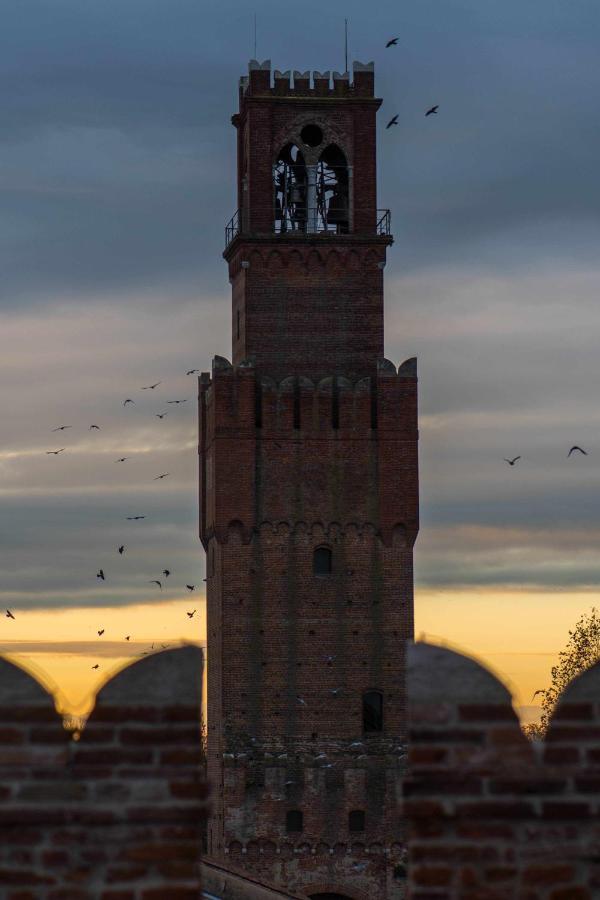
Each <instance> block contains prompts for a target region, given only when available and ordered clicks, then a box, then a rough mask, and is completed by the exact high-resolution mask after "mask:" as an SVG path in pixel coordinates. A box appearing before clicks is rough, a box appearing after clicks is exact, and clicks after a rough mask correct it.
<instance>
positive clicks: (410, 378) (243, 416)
mask: <svg viewBox="0 0 600 900" xmlns="http://www.w3.org/2000/svg"><path fill="white" fill-rule="evenodd" d="M200 391H201V398H202V401H201V402H202V404H203V407H204V410H205V416H206V429H207V431H206V434H207V437H208V439H209V440H210V439H211V438H212V437H213V436H214V435H215V434H216V433H217V432H219V431H221V432H223V431H226V430H227V429H228V428H231V427H234V426H235V427H236V428H238V429H239V428H242V429H244V431H246V432H247V431H254V430H259V431H260V433H261V437H262V438H263V439H264V438H266V437H269V436H278V437H283V436H285V435H287V436H294V437H295V438H298V437H300V435H301V434H304V435H308V434H310V433H311V432H319V433H322V432H323V431H334V432H337V433H338V436H339V437H343V436H346V435H350V434H352V435H354V436H356V432H357V431H358V432H361V433H362V435H363V436H364V435H365V434H366V433H367V432H371V431H375V430H377V431H379V432H390V433H395V434H396V435H403V436H404V437H405V438H406V439H416V437H417V435H416V414H417V409H416V391H417V360H416V357H412V358H410V359H407V360H405V361H404V362H403V363H401V364H400V365H399V366H398V367H397V368H396V366H395V365H394V363H392V362H391V361H390V360H388V359H384V358H382V359H380V360H379V362H378V364H377V375H376V377H374V378H371V377H366V378H358V379H356V380H351V379H349V378H346V377H345V376H344V375H330V376H327V377H325V378H321V379H320V380H319V381H318V382H316V383H315V382H314V381H312V380H311V379H310V378H306V377H304V376H294V375H289V376H287V377H285V378H282V379H280V380H278V381H275V380H274V379H273V378H269V377H267V376H261V375H260V374H259V373H257V371H256V369H255V367H254V365H253V362H252V361H251V360H244V361H243V362H241V363H240V364H239V365H237V366H234V365H232V364H231V363H230V362H229V360H228V359H225V357H222V356H216V357H215V358H214V360H213V372H212V377H210V376H209V375H208V374H205V375H204V376H203V379H202V380H201V384H200Z"/></svg>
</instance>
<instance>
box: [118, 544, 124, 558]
mask: <svg viewBox="0 0 600 900" xmlns="http://www.w3.org/2000/svg"><path fill="white" fill-rule="evenodd" d="M124 552H125V544H121V546H120V547H119V553H120V554H121V556H123V553H124Z"/></svg>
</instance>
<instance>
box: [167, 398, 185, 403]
mask: <svg viewBox="0 0 600 900" xmlns="http://www.w3.org/2000/svg"><path fill="white" fill-rule="evenodd" d="M188 400H189V397H186V398H185V400H167V403H187V402H188Z"/></svg>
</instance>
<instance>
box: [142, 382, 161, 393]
mask: <svg viewBox="0 0 600 900" xmlns="http://www.w3.org/2000/svg"><path fill="white" fill-rule="evenodd" d="M159 384H162V381H157V382H156V384H147V385H146V387H143V388H140V390H142V391H153V390H154V388H157V387H158V386H159Z"/></svg>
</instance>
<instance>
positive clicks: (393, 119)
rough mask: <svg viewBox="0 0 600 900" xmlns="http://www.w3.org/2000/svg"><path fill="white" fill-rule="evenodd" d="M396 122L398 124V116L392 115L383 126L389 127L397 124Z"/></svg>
mask: <svg viewBox="0 0 600 900" xmlns="http://www.w3.org/2000/svg"><path fill="white" fill-rule="evenodd" d="M397 124H398V116H393V117H392V118H391V119H390V121H389V122H388V123H387V125H386V126H385V127H386V128H391V127H392V125H397Z"/></svg>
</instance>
